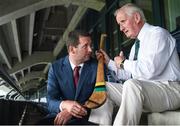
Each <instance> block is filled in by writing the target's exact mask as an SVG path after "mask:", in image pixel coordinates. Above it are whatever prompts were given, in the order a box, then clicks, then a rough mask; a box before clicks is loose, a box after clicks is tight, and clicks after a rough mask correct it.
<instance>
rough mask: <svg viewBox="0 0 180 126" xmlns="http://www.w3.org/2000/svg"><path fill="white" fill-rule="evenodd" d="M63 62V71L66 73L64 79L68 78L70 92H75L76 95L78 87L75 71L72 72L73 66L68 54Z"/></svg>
mask: <svg viewBox="0 0 180 126" xmlns="http://www.w3.org/2000/svg"><path fill="white" fill-rule="evenodd" d="M63 64H64V68H63V73H64V74H65V76H64V79H65V80H66V82H68V83H67V84H66V85H65V86H68V89H70V90H69V91H68V92H70V93H71V94H73V95H74V97H75V92H76V88H75V86H74V82H73V72H72V68H71V65H70V62H69V58H68V56H67V57H66V58H65V61H64V63H63Z"/></svg>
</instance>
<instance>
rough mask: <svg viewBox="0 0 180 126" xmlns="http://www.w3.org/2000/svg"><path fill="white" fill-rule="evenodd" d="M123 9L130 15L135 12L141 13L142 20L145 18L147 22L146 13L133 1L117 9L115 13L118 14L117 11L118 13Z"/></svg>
mask: <svg viewBox="0 0 180 126" xmlns="http://www.w3.org/2000/svg"><path fill="white" fill-rule="evenodd" d="M121 10H123V11H124V12H125V13H126V14H127V15H128V16H132V15H133V13H135V12H137V13H139V14H140V16H141V18H142V20H143V21H144V22H146V18H145V16H144V13H143V11H142V9H141V8H139V7H138V6H136V5H135V4H133V3H128V4H125V5H124V6H122V7H121V8H119V9H117V10H116V11H115V13H114V16H117V13H118V12H119V11H121Z"/></svg>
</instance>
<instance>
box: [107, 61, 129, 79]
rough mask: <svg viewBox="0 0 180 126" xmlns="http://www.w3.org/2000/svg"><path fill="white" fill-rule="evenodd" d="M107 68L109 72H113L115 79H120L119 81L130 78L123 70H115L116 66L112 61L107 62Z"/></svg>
mask: <svg viewBox="0 0 180 126" xmlns="http://www.w3.org/2000/svg"><path fill="white" fill-rule="evenodd" d="M108 68H109V69H110V70H112V71H114V72H115V74H116V76H117V78H118V79H120V80H127V79H129V78H131V73H129V72H127V71H125V70H123V69H119V68H117V67H116V64H115V62H114V61H113V60H110V61H109V64H108Z"/></svg>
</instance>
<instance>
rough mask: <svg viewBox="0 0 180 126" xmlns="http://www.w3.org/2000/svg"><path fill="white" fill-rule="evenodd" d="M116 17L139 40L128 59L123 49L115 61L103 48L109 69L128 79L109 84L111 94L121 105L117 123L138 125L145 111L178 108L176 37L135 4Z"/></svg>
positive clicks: (179, 68) (179, 80)
mask: <svg viewBox="0 0 180 126" xmlns="http://www.w3.org/2000/svg"><path fill="white" fill-rule="evenodd" d="M115 17H116V21H117V23H118V24H119V26H120V30H121V31H122V32H124V34H125V35H126V36H127V37H128V38H131V39H136V42H135V44H134V45H133V47H132V49H131V52H130V56H129V58H128V59H125V57H124V55H123V52H120V54H119V55H118V56H116V57H115V58H114V61H112V60H110V59H109V57H108V55H107V54H106V53H105V52H104V51H103V50H101V53H102V54H103V55H104V57H105V63H106V65H107V66H108V68H109V69H111V70H113V71H115V73H116V75H117V76H118V77H119V79H124V80H127V81H125V82H124V84H123V85H121V84H113V83H107V84H106V86H107V91H108V93H109V97H110V98H111V99H112V101H114V102H115V103H116V104H117V105H119V106H120V108H119V111H118V113H117V115H116V118H115V121H114V125H116V126H118V125H135V124H138V123H139V120H140V117H141V114H142V111H144V110H145V111H148V112H163V111H166V110H174V109H177V108H179V107H180V62H179V58H178V54H177V50H176V41H175V39H174V38H173V37H172V36H171V35H170V34H169V32H168V31H167V30H165V29H163V28H161V27H158V26H152V25H150V24H148V23H146V19H145V16H144V14H143V11H142V10H141V9H140V8H139V7H137V6H136V5H134V4H132V3H128V4H126V5H124V6H122V7H121V8H119V9H117V10H116V12H115ZM97 55H99V54H97Z"/></svg>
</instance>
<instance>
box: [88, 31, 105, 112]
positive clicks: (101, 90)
mask: <svg viewBox="0 0 180 126" xmlns="http://www.w3.org/2000/svg"><path fill="white" fill-rule="evenodd" d="M105 37H106V34H101V40H100V49H103V45H104V44H103V43H104V41H105ZM106 96H107V94H106V87H105V80H104V57H100V58H99V59H98V67H97V77H96V84H95V88H94V91H93V93H92V95H91V96H90V98H89V99H88V101H86V103H85V106H86V107H87V108H90V109H95V108H98V107H100V106H101V105H103V104H104V102H105V101H106Z"/></svg>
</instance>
